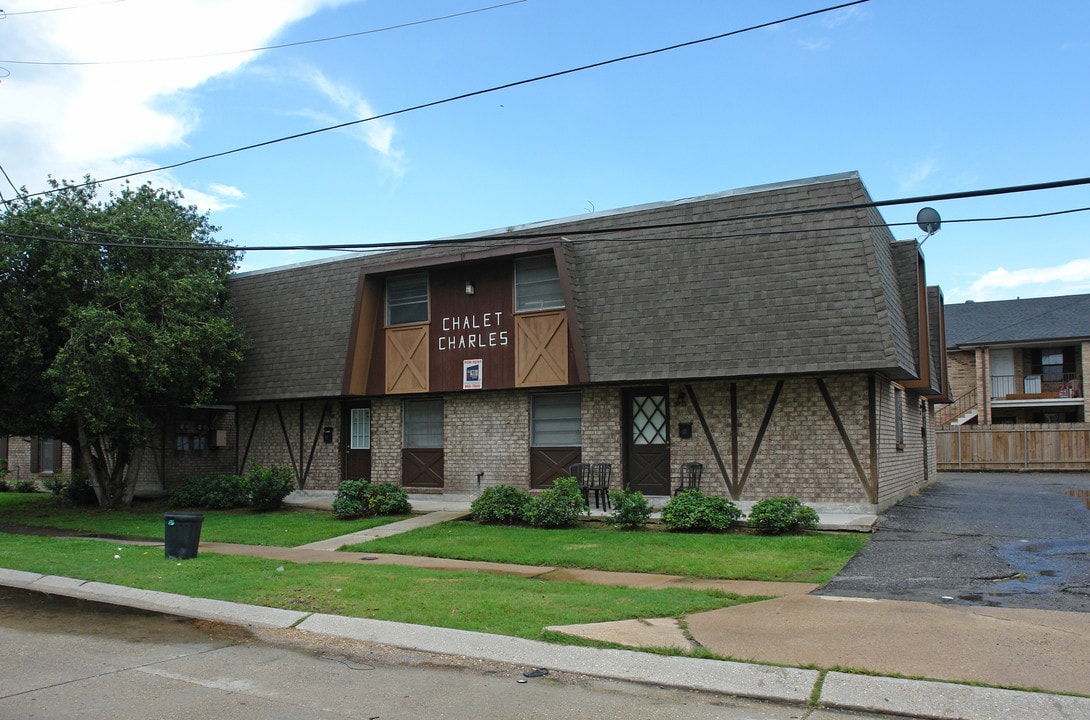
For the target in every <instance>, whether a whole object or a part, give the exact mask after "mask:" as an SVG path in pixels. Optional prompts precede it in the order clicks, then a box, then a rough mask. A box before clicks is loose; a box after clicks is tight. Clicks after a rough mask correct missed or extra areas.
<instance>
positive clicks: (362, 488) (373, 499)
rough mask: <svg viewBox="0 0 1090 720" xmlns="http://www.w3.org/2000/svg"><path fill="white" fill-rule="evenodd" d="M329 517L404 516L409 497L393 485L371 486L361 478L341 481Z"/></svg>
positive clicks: (378, 484) (346, 518) (371, 484)
mask: <svg viewBox="0 0 1090 720" xmlns="http://www.w3.org/2000/svg"><path fill="white" fill-rule="evenodd" d="M332 510H333V517H335V518H338V519H341V520H353V519H355V518H361V517H374V516H377V515H404V514H406V513H409V512H412V506H411V505H410V504H409V496H408V495H407V494H406V493H405V491H404V490H402V489H401V488H400V487H399V486H397V485H394V484H393V483H373V482H369V481H367V480H364V479H359V480H345V481H344V482H342V483H341V484H340V486H339V487H338V488H337V497H336V498H334V499H333V508H332Z"/></svg>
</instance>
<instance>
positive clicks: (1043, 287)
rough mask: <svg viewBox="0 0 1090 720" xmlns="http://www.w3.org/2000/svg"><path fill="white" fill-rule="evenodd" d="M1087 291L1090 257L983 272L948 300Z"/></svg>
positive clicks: (979, 299)
mask: <svg viewBox="0 0 1090 720" xmlns="http://www.w3.org/2000/svg"><path fill="white" fill-rule="evenodd" d="M1085 292H1090V258H1079V259H1077V260H1072V261H1070V262H1066V263H1064V264H1062V265H1055V266H1052V267H1043V268H1023V269H1021V270H1007V269H1006V268H1002V267H1000V268H996V269H995V270H991V271H989V272H986V273H984V274H983V275H981V276H980V277H979V278H977V279H976V280H975V281H974V282H973V283H972V284H970V285H969V286H968V287H965V288H955V289H954V290H953V291H951V292H950V297H949V298H948V300H949V301H951V302H961V301H962V300H978V301H985V300H1007V299H1012V298H1016V297H1044V296H1051V295H1071V294H1077V293H1085Z"/></svg>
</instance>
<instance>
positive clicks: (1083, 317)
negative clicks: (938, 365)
mask: <svg viewBox="0 0 1090 720" xmlns="http://www.w3.org/2000/svg"><path fill="white" fill-rule="evenodd" d="M1080 339H1081V340H1086V339H1090V295H1061V296H1059V297H1044V298H1027V299H1025V300H1022V299H1018V300H996V301H992V302H965V303H959V304H957V305H947V306H946V340H947V343H946V344H947V347H950V348H958V347H974V346H979V345H1001V344H1004V343H1027V342H1047V341H1050V340H1080Z"/></svg>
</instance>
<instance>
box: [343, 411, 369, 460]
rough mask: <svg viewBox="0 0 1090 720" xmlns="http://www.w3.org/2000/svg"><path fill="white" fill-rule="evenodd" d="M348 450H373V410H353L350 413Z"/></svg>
mask: <svg viewBox="0 0 1090 720" xmlns="http://www.w3.org/2000/svg"><path fill="white" fill-rule="evenodd" d="M348 449H349V450H370V449H371V408H352V410H351V411H350V412H349V416H348Z"/></svg>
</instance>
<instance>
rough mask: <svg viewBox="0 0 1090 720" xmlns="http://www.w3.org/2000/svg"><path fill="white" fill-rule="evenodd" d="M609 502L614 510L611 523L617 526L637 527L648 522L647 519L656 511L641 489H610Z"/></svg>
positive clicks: (610, 518)
mask: <svg viewBox="0 0 1090 720" xmlns="http://www.w3.org/2000/svg"><path fill="white" fill-rule="evenodd" d="M609 502H610V504H611V505H612V506H613V512H612V513H611V514H610V516H609V524H610V525H615V526H617V527H625V528H636V527H643V526H644V525H646V524H647V519H648V518H650V517H651V513H652V512H654V510H653V508H652V507H651V504H650V503H649V502H647V498H645V497H644V496H643V493H642V492H640V491H639V490H634V491H631V492H630V491H628V490H610V491H609Z"/></svg>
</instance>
